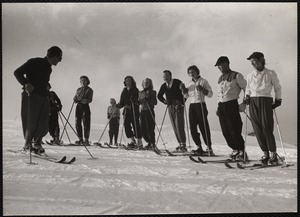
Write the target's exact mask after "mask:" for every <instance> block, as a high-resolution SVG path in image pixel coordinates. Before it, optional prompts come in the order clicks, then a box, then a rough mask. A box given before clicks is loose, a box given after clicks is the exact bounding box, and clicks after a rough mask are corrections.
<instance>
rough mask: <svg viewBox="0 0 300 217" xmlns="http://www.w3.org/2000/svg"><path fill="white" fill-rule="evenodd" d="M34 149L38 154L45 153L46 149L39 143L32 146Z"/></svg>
mask: <svg viewBox="0 0 300 217" xmlns="http://www.w3.org/2000/svg"><path fill="white" fill-rule="evenodd" d="M32 151H33V152H34V153H36V154H43V153H45V149H44V148H43V147H42V145H41V144H39V143H36V144H34V146H33V147H32Z"/></svg>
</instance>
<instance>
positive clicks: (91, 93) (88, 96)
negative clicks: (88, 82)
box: [86, 88, 94, 103]
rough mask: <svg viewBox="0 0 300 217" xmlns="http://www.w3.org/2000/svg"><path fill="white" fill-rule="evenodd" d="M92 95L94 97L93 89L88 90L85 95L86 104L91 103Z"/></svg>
mask: <svg viewBox="0 0 300 217" xmlns="http://www.w3.org/2000/svg"><path fill="white" fill-rule="evenodd" d="M93 95H94V91H93V89H92V88H89V89H88V92H87V94H86V103H91V102H92V101H93Z"/></svg>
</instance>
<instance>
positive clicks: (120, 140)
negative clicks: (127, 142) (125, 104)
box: [118, 109, 127, 147]
mask: <svg viewBox="0 0 300 217" xmlns="http://www.w3.org/2000/svg"><path fill="white" fill-rule="evenodd" d="M126 111H127V110H126V109H125V110H124V115H123V125H122V127H121V137H120V144H121V143H122V138H123V129H124V124H125V117H126ZM118 147H119V146H118Z"/></svg>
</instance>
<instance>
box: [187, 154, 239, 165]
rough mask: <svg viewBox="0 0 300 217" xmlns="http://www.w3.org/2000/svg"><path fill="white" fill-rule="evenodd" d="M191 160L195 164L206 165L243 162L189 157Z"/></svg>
mask: <svg viewBox="0 0 300 217" xmlns="http://www.w3.org/2000/svg"><path fill="white" fill-rule="evenodd" d="M189 158H190V160H191V161H193V162H195V163H202V164H206V163H223V164H225V163H231V162H241V161H233V160H232V159H222V160H203V159H202V158H200V157H199V156H198V157H197V158H195V157H194V156H192V155H191V156H189ZM229 166H230V165H229Z"/></svg>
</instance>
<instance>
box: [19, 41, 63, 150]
mask: <svg viewBox="0 0 300 217" xmlns="http://www.w3.org/2000/svg"><path fill="white" fill-rule="evenodd" d="M61 60H62V50H61V49H60V48H59V47H57V46H53V47H50V48H49V49H48V51H47V55H46V57H44V58H41V57H36V58H32V59H29V60H28V61H27V62H26V63H24V64H23V65H22V66H20V67H19V68H17V69H16V70H15V72H14V75H15V77H16V79H17V80H18V82H19V83H20V84H21V85H22V86H23V92H22V106H21V117H22V127H23V135H24V138H25V145H24V148H23V150H24V151H26V150H28V149H30V147H32V144H31V143H32V141H33V140H34V146H33V147H32V150H33V151H34V152H36V153H43V152H45V150H44V148H43V147H42V145H41V142H42V139H43V137H44V136H45V135H46V134H47V133H48V124H49V99H48V90H47V86H48V83H49V80H50V75H51V72H52V68H51V66H52V65H54V66H56V65H57V64H58V63H59V62H60V61H61ZM25 75H26V77H25Z"/></svg>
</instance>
